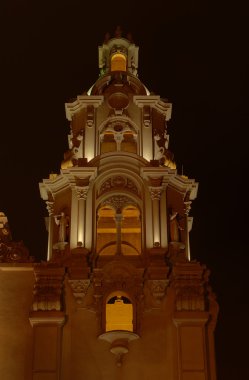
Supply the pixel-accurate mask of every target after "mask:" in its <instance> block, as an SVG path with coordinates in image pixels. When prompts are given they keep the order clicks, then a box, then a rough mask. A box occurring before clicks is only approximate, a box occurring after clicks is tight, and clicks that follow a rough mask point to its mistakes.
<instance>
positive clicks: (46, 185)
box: [39, 166, 98, 200]
mask: <svg viewBox="0 0 249 380" xmlns="http://www.w3.org/2000/svg"><path fill="white" fill-rule="evenodd" d="M97 170H98V169H97V167H78V166H73V167H71V168H68V169H61V173H60V174H58V175H57V177H56V178H54V179H49V178H48V179H43V182H42V183H39V188H40V195H41V198H42V199H43V200H48V194H49V193H51V194H53V195H55V194H58V193H60V192H61V191H64V190H65V189H67V188H70V187H71V188H72V187H75V186H77V183H78V182H79V181H80V180H84V179H86V178H89V181H91V180H93V179H94V178H95V177H96V176H97Z"/></svg>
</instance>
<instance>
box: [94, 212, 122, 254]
mask: <svg viewBox="0 0 249 380" xmlns="http://www.w3.org/2000/svg"><path fill="white" fill-rule="evenodd" d="M116 235H117V228H116V222H115V210H114V209H112V208H111V207H110V206H103V207H101V208H100V209H99V210H98V213H97V246H96V248H97V253H98V254H100V255H114V254H115V253H116Z"/></svg>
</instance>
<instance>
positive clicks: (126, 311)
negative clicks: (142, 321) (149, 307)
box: [106, 297, 133, 331]
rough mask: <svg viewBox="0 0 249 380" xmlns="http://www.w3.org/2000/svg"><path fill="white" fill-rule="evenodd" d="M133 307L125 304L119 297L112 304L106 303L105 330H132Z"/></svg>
mask: <svg viewBox="0 0 249 380" xmlns="http://www.w3.org/2000/svg"><path fill="white" fill-rule="evenodd" d="M132 320H133V307H132V304H131V303H128V304H125V303H124V302H123V300H122V299H121V297H117V300H116V301H115V302H114V303H113V304H109V303H107V304H106V331H113V330H126V331H133V322H132Z"/></svg>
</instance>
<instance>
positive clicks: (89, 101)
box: [65, 95, 104, 121]
mask: <svg viewBox="0 0 249 380" xmlns="http://www.w3.org/2000/svg"><path fill="white" fill-rule="evenodd" d="M103 100H104V96H103V95H95V96H94V95H78V96H77V99H76V100H75V101H73V102H71V103H65V111H66V118H67V119H68V120H69V121H71V120H72V117H73V115H74V114H75V113H77V112H79V110H81V109H82V108H86V107H87V106H89V105H91V106H93V107H94V108H97V107H99V106H100V105H101V104H102V102H103Z"/></svg>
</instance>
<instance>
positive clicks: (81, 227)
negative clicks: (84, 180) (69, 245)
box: [75, 186, 89, 247]
mask: <svg viewBox="0 0 249 380" xmlns="http://www.w3.org/2000/svg"><path fill="white" fill-rule="evenodd" d="M75 190H76V194H77V198H78V223H77V245H78V244H79V245H82V246H83V247H85V230H86V228H85V222H86V198H87V193H88V190H89V186H76V187H75ZM80 243H82V244H80Z"/></svg>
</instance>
